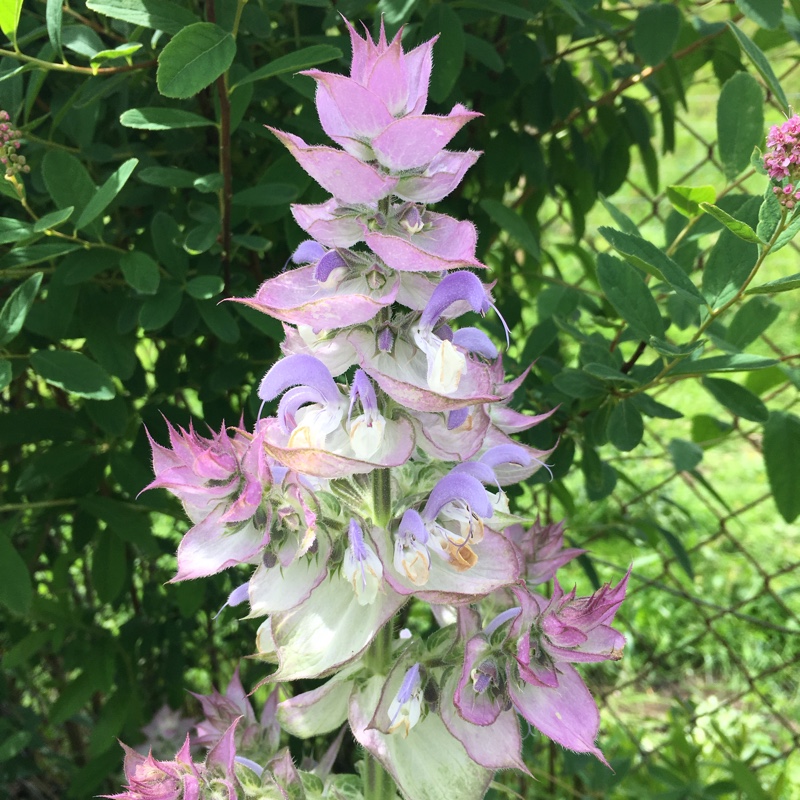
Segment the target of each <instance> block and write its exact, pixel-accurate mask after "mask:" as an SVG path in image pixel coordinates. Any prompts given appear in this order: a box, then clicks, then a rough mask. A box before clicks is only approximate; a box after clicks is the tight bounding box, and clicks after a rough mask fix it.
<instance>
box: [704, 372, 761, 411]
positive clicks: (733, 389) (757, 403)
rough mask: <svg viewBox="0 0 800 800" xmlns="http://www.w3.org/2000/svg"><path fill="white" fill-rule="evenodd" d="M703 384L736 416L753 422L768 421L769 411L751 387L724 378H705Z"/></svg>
mask: <svg viewBox="0 0 800 800" xmlns="http://www.w3.org/2000/svg"><path fill="white" fill-rule="evenodd" d="M703 386H704V387H705V388H706V390H707V391H708V393H709V394H710V395H711V396H712V397H713V398H714V399H715V400H716V401H717V402H718V403H720V404H721V405H723V406H725V408H727V409H728V411H730V412H731V413H732V414H733V415H734V416H736V417H743V418H744V419H749V420H750V421H751V422H766V421H767V418H768V417H769V411H768V410H767V407H766V406H765V405H764V403H763V402H762V401H761V399H760V398H759V397H757V396H756V395H754V394H753V393H752V392H751V391H750V390H749V389H746V388H745V387H744V386H741V385H740V384H738V383H734V382H733V381H728V380H725V379H723V378H703Z"/></svg>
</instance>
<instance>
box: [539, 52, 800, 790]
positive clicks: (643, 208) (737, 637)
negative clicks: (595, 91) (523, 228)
mask: <svg viewBox="0 0 800 800" xmlns="http://www.w3.org/2000/svg"><path fill="white" fill-rule="evenodd" d="M784 55H787V54H785V53H784ZM777 63H778V64H779V65H780V64H783V65H784V69H783V70H781V71H780V72H782V74H781V75H780V77H781V81H782V83H783V85H784V86H787V87H790V86H792V85H796V82H797V80H798V75H799V74H800V69H799V68H798V67H799V66H800V65H798V63H797V62H796V61H794V62H789V61H786V60H784V61H778V62H777ZM711 81H712V78H711V75H710V74H709V81H708V82H705V83H704V81H703V80H702V79H699V80H696V81H695V82H694V84H693V87H692V89H691V90H690V92H689V94H688V96H687V107H686V109H685V110H683V111H682V113H681V114H679V115H678V116H677V119H676V131H677V132H676V142H677V146H676V148H675V150H674V152H671V153H667V154H665V155H663V157H662V158H661V161H660V169H661V187H662V188H661V191H659V192H657V193H656V192H653V191H652V190H651V189H650V188H649V187H648V183H647V181H646V179H645V177H644V172H643V170H638V169H637V168H636V167H635V166H634V168H632V169H631V170H630V172H629V177H628V179H627V180H626V182H625V185H624V187H623V188H622V189H621V190H620V191H619V192H618V193H617V194H616V195H615V196H614V197H613V198H612V200H613V202H614V203H615V204H616V205H617V206H618V207H619V208H620V209H621V210H623V211H624V212H625V213H627V214H628V215H629V216H630V217H631V219H633V221H634V222H635V223H636V224H637V225H638V226H639V228H640V230H642V231H643V232H644V231H646V232H647V233H646V234H645V235H646V236H648V237H649V238H650V239H651V240H653V241H655V242H656V243H658V244H663V243H664V230H665V225H666V223H667V217H668V215H669V214H670V213H674V212H673V210H672V206H671V204H670V203H669V201H668V199H667V195H666V191H665V189H664V187H666V186H667V185H670V184H678V185H694V186H698V185H701V184H714V185H716V186H717V189H718V191H719V190H720V189H721V185H720V180H721V176H722V174H723V169H722V166H721V164H720V163H719V160H718V156H717V151H716V119H715V115H714V109H715V101H716V99H717V97H718V94H717V93H715V86H716V84H714V85H712V83H711ZM630 85H631V86H633V84H630ZM634 91H635V88H634ZM765 91H766V90H765ZM796 97H797V95H796V94H795V95H794V96H793V97H790V100H791V99H795V98H796ZM767 99H768V108H767V112H766V121H767V124H768V125H772V124H775V123H780V122H781V121H782V120H783V115H782V113H781V111H780V110H779V109H778V106H777V104H775V103H772V102H771V100H770V98H769V94H768V93H767ZM765 180H766V179H765V178H763V177H762V176H760V175H757V174H756V173H755V171H754V170H750V171H748V172H746V173H745V174H744V175H743V176H742V177H740V178H739V179H738V180H737V181H736V182H735V183H734V184H733V185H730V186H728V187H727V188H726V189H725V193H730V192H742V191H749V192H751V193H753V194H761V193H762V192H763V191H764V185H765ZM603 213H604V212H602V210H601V211H600V212H599V215H598V214H595V215H594V216H590V218H589V219H588V221H587V235H586V237H585V241H586V242H588V243H589V244H590V246H591V247H592V248H593V249H595V250H597V251H602V250H607V249H608V245H607V243H606V242H605V241H604V240H603V239H602V237H601V236H599V235H597V234H596V230H597V225H598V224H604V222H605V221H604V220H603V221H600V222H598V219H597V217H598V216H601V215H602V214H603ZM565 217H566V209H565V208H563V207H561V206H559V205H558V203H557V202H553V204H552V209H550V211H549V213H546V214H545V215H544V219H545V220H546V221H545V222H544V224H543V237H542V238H543V242H546V243H547V244H548V245H552V244H553V243H555V242H558V241H562V240H565V239H566V237H567V233H566V231H567V227H566V226H567V223H566V221H565ZM705 242H706V243H707V240H705ZM799 253H800V248H798V246H797V244H796V243H795V244H793V245H790V246H789V247H786V248H784V250H783V252H782V253H781V254H780V256H779V257H776V259H775V261H774V262H772V266H771V267H770V266H769V264H768V269H770V270H772V271H771V272H768V274H767V277H768V278H774V277H780V276H782V275H789V274H792V273H795V272H797V264H798V263H800V259H798V254H799ZM703 258H704V254H703V253H702V252H701V253H700V254H699V259H700V262H699V263H700V264H701V265H702V263H703ZM793 297H794V296H793V295H792V294H782V295H777V296H776V297H775V298H773V299H774V301H775V302H777V303H778V304H779V305H780V317H779V319H778V323H777V324H776V325H775V326H774V328H772V329H771V331H770V332H769V333H765V334H762V335H761V336H760V343H759V344H758V345H756V349H757V350H758V352H760V353H761V354H763V355H765V356H769V357H772V358H774V359H776V360H777V361H778V362H779V364H780V366H776V367H773V368H771V369H770V370H766V371H765V372H763V373H750V374H749V375H748V376H746V377H745V378H744V383H745V385H747V386H748V387H749V388H750V389H752V390H753V391H755V392H756V393H757V394H759V395H760V397H761V399H762V400H763V401H764V403H765V404H766V405H767V407H768V408H769V409H771V410H774V409H778V410H784V411H785V410H790V409H795V410H796V408H797V406H798V405H799V404H800V396H799V395H798V385H800V384H799V382H798V377H799V376H800V372H798V370H797V368H798V367H800V352H798V351H799V350H800V346H798V345H800V338H799V337H798V331H799V330H800V327H799V324H800V318H799V315H798V307H797V303H796V300H794V299H793ZM719 346H720V342H719V341H718V340H715V337H714V335H713V333H712V334H711V335H710V337H709V341H708V342H707V345H706V348H707V352H712V350H715V351H716V352H720V351H719V350H718V349H716V348H718V347H719ZM723 347H724V343H723ZM691 383H692V384H693V385H691V386H689V385H688V382H685V381H683V382H680V381H676V382H675V383H673V384H671V385H666V386H663V387H661V388H660V389H659V390H658V391H657V393H656V395H655V396H656V397H657V399H659V400H662V401H663V402H664V403H666V404H668V405H670V406H672V407H674V408H676V409H679V410H680V411H681V412H682V414H683V418H681V419H675V420H649V421H648V422H647V424H646V429H645V438H644V448H640V449H637V450H636V454H635V455H634V454H631V455H627V454H624V453H617V452H616V451H614V450H613V448H610V447H609V448H608V449H607V450H606V451H604V452H605V454H606V456H607V457H608V458H609V460H610V463H612V464H613V465H614V466H615V467H617V468H618V471H619V473H620V477H621V479H620V480H618V482H617V485H616V488H615V489H614V491H613V492H612V493H611V495H610V496H609V497H608V498H607V499H606V500H605V501H603V502H601V503H600V504H589V503H587V504H586V506H587V507H588V510H587V509H582V510H575V511H573V513H572V515H571V517H572V519H571V525H572V537H573V543H577V544H580V545H581V546H583V547H587V548H589V549H590V551H592V553H593V563H594V564H595V565H596V566H597V569H598V572H600V573H602V574H601V578H602V579H612V578H613V579H618V578H619V577H620V576H621V575H622V574H623V572H624V570H625V569H626V568H627V566H628V564H632V565H633V572H632V576H631V582H630V588H629V590H628V598H627V600H626V605H625V607H624V608H623V620H624V625H625V627H626V633H627V636H628V641H629V644H628V648H627V650H626V655H625V659H624V660H623V662H622V665H621V668H620V665H614V667H613V668H612V669H605V668H603V669H600V668H596V671H595V672H594V673H593V677H594V678H595V684H594V688H595V692H596V694H597V696H598V698H599V700H600V705H601V707H602V714H603V717H604V724H603V729H602V733H601V739H600V741H601V744H602V745H603V747H604V749H605V751H606V753H607V754H608V756H609V757H610V758H611V760H612V764H613V765H614V766H615V767H616V769H617V771H618V772H621V773H628V776H627V777H626V776H625V775H624V774H621V775H617V776H615V777H612V778H607V777H599V778H598V781H597V782H596V783H594V784H592V783H591V782H590V781H587V780H586V779H585V774H584V776H583V777H582V778H580V779H579V778H577V777H576V778H575V780H574V781H565V779H564V777H563V775H564V769H563V765H562V766H561V767H554V764H553V762H552V760H551V764H550V767H549V768H547V767H543V765H544V764H545V763H546V759H545V760H540V762H539V767H540V770H539V771H538V772H537V773H536V775H537V777H538V778H539V779H540V780H543V781H545V786H549V795H547V796H553V797H565V798H566V797H643V796H658V797H663V798H667V797H669V798H683V797H717V796H725V797H746V798H784V797H785V798H789V797H795V796H798V795H797V794H796V793H797V792H798V786H797V781H798V775H800V772H798V764H797V763H796V760H795V759H793V758H792V755H793V754H794V753H796V751H797V750H798V747H799V746H800V723H799V722H798V720H800V696H798V681H797V674H798V672H797V670H798V665H799V664H800V644H799V643H798V642H800V640H799V639H798V634H799V633H800V531H799V530H798V529H797V527H796V526H792V525H789V524H787V523H785V522H784V521H783V519H782V518H781V517H780V516H779V514H778V513H777V511H776V508H775V505H774V503H773V500H772V496H771V493H770V488H769V484H768V481H767V476H766V471H765V467H764V460H763V458H762V441H761V440H762V436H761V430H762V426H761V425H758V424H754V423H752V422H748V421H747V420H746V419H743V418H740V417H736V416H734V415H732V414H731V412H730V411H727V410H726V409H725V408H724V407H723V406H721V405H719V404H717V403H715V401H714V398H713V396H712V395H711V394H710V393H709V392H707V391H704V389H703V388H701V386H700V385H699V382H697V381H692V382H691ZM642 449H643V450H644V454H643V455H641V454H640V453H641V451H642ZM797 469H800V456H798V462H797ZM574 472H575V473H577V474H576V475H575V476H574V477H573V483H574V487H575V491H576V495H577V496H579V497H580V496H581V494H580V493H581V487H580V484H581V478H580V475H579V471H578V470H574ZM540 499H541V500H543V501H544V493H542V495H541V496H540ZM559 511H561V513H564V510H563V509H559V508H558V506H557V505H555V506H554V510H553V513H554V514H555V515H557V514H558V513H559ZM572 576H575V577H577V579H578V580H579V581H580V580H581V577H580V573H579V571H577V570H576V571H574V572H573V573H572V575H571V577H572ZM587 588H588V584H587ZM552 758H553V756H552V754H551V759H552ZM568 761H569V759H568ZM569 771H570V770H569V763H567V774H568V773H569ZM592 774H595V773H592ZM598 774H599V773H598ZM637 774H638V776H640V777H639V778H638V779H637ZM643 774H647V776H648V778H647V781H646V782H645V781H643V780H641V779H640V778H641V776H642V775H643ZM644 785H647V786H649V787H651V788H650V791H653V792H654V793H653V794H652V795H649V794H647V795H645V794H642V793H641V792H642V791H643V790H642V789H641V788H639V787H641V786H644ZM653 787H657V788H653ZM658 787H660V788H658ZM545 794H547V792H545Z"/></svg>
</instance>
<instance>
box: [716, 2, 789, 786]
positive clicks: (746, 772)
mask: <svg viewBox="0 0 800 800" xmlns="http://www.w3.org/2000/svg"><path fill="white" fill-rule="evenodd" d="M737 5H740V3H737ZM727 766H728V769H729V770H730V771H731V777H732V778H733V780H734V783H735V784H736V786H737V787H738V788H739V790H740V791H741V792H742V793H743V794H744V797H745V798H746V800H774V798H775V797H777V795H774V794H771V793H767V792H766V791H765V790H764V787H763V786H762V785H761V781H759V779H758V778H757V777H756V774H755V773H754V772H753V769H752V767H750V766H748V765H747V764H745V763H744V762H743V761H729V762H728V764H727Z"/></svg>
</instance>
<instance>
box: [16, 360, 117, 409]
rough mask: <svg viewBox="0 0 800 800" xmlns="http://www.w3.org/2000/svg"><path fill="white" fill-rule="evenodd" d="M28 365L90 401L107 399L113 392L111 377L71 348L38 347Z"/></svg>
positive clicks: (68, 390) (41, 375)
mask: <svg viewBox="0 0 800 800" xmlns="http://www.w3.org/2000/svg"><path fill="white" fill-rule="evenodd" d="M31 366H32V367H33V369H34V370H35V371H36V372H37V373H38V374H39V376H40V377H42V378H44V380H45V381H47V383H51V384H53V386H58V387H59V388H60V389H63V390H64V391H66V392H71V393H72V394H76V395H78V396H79V397H89V398H91V399H92V400H110V399H111V398H112V397H114V395H115V394H116V390H115V389H114V384H113V382H112V381H111V376H110V375H109V374H108V373H107V372H106V371H105V370H104V369H103V368H102V367H101V366H100V365H99V364H96V363H95V362H94V361H92V360H91V359H90V358H87V357H86V356H85V355H83V354H82V353H76V352H73V351H71V350H37V351H36V352H35V353H33V354H32V355H31Z"/></svg>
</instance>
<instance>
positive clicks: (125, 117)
mask: <svg viewBox="0 0 800 800" xmlns="http://www.w3.org/2000/svg"><path fill="white" fill-rule="evenodd" d="M119 121H120V123H121V124H122V125H124V126H125V127H126V128H137V129H139V130H145V131H172V130H179V129H182V128H204V127H206V126H207V125H213V124H214V120H211V119H206V118H205V117H201V116H200V115H199V114H194V113H193V112H191V111H184V110H183V109H182V108H157V107H152V106H143V107H142V108H129V109H128V110H127V111H123V112H122V114H120V118H119ZM149 169H157V167H149Z"/></svg>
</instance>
